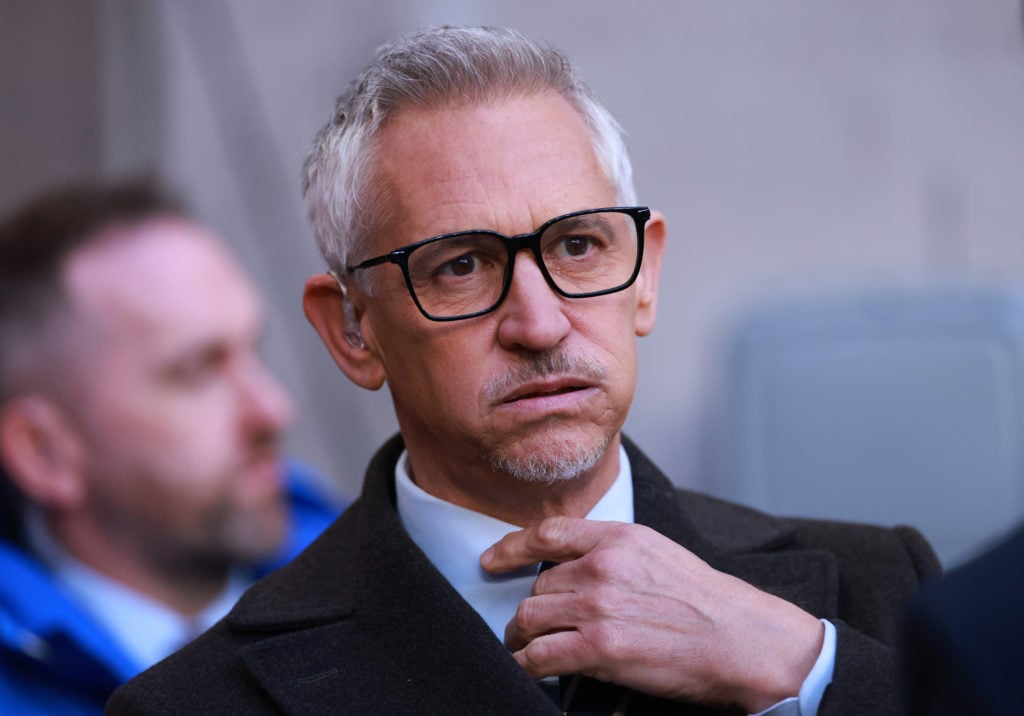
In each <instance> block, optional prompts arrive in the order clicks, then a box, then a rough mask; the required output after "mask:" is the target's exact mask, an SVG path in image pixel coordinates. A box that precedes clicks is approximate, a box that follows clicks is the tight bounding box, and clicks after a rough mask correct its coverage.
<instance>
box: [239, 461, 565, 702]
mask: <svg viewBox="0 0 1024 716" xmlns="http://www.w3.org/2000/svg"><path fill="white" fill-rule="evenodd" d="M400 452H401V443H396V442H395V441H391V442H389V443H388V445H386V446H385V447H384V448H383V449H382V450H381V452H380V453H378V456H377V458H375V460H374V462H373V463H372V464H371V466H370V468H369V470H368V472H367V480H366V483H365V485H364V488H363V494H362V496H361V497H360V499H359V500H358V501H356V502H355V503H354V504H353V505H352V506H351V507H350V508H349V509H348V510H346V512H345V513H344V514H343V515H342V517H341V518H340V519H339V520H338V521H337V522H335V523H334V525H332V526H331V527H330V528H328V530H327V531H326V532H325V533H324V534H323V535H322V536H321V537H320V538H319V539H318V540H317V541H316V542H314V543H313V545H311V546H310V548H309V549H307V550H306V551H305V552H304V553H302V554H301V555H300V556H299V557H298V558H296V560H295V561H293V562H292V563H291V564H290V565H288V566H286V567H285V568H283V569H282V570H279V571H278V572H276V573H274V574H273V575H271V576H270V577H268V578H267V579H266V580H264V582H261V583H260V584H259V585H257V586H256V587H254V588H253V589H252V590H250V592H249V593H247V594H246V596H245V597H243V599H242V601H240V602H239V604H238V606H237V607H236V609H235V610H234V611H233V612H232V614H231V615H230V616H229V617H228V622H229V625H230V627H231V628H233V629H235V630H236V631H239V632H249V633H253V634H254V636H257V635H258V637H259V638H255V639H254V640H253V641H252V642H251V643H250V644H249V645H247V646H245V647H243V648H242V650H241V652H240V653H241V658H242V660H243V662H244V664H245V666H246V668H247V669H248V671H249V673H250V674H251V675H252V676H253V677H254V678H255V679H256V680H257V681H258V682H259V683H260V685H261V687H262V688H263V689H264V690H265V691H266V693H267V694H268V695H269V696H270V697H271V698H272V699H273V700H274V702H275V704H276V705H277V706H278V707H279V708H280V709H282V710H283V711H284V712H285V713H295V714H298V713H311V712H316V713H319V712H329V711H330V712H339V711H340V712H345V713H419V714H430V713H438V714H441V713H469V712H474V713H475V712H479V713H483V712H487V713H507V714H521V713H538V714H543V713H557V711H556V710H555V709H554V705H553V704H552V702H551V701H550V700H549V699H548V697H547V696H545V694H544V693H543V692H542V691H541V690H540V688H538V687H537V685H536V684H535V683H534V682H533V681H532V680H531V679H530V678H529V677H528V676H527V675H526V673H525V672H524V671H523V670H522V669H521V668H520V667H519V665H518V664H517V663H516V662H515V660H514V659H512V657H511V655H510V654H509V653H508V650H507V649H506V648H505V647H504V646H503V645H502V644H501V643H500V642H499V641H498V640H497V639H496V638H495V637H494V635H493V634H492V632H491V630H490V629H489V628H488V627H487V625H486V624H485V623H484V621H483V620H482V619H481V618H480V616H479V615H478V614H477V613H476V612H475V611H474V610H473V609H472V608H471V607H470V606H469V605H468V604H467V603H466V602H465V601H464V600H463V599H462V597H461V596H459V594H458V593H457V592H456V591H455V590H454V589H453V588H452V587H451V585H450V584H449V583H448V581H447V580H445V579H444V577H443V576H442V575H441V574H440V573H439V572H438V571H437V570H436V569H435V568H434V566H433V565H432V564H431V563H430V561H429V560H428V559H427V557H426V556H425V555H424V554H423V553H422V552H421V551H420V550H419V548H418V547H417V546H416V545H415V544H414V543H413V542H412V541H411V540H410V539H409V537H408V535H407V534H406V532H405V530H404V529H403V528H402V526H401V524H400V522H399V520H398V516H397V514H396V512H395V507H394V485H393V479H392V476H393V475H394V465H395V462H396V460H397V458H398V454H399V453H400Z"/></svg>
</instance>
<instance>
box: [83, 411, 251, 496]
mask: <svg viewBox="0 0 1024 716" xmlns="http://www.w3.org/2000/svg"><path fill="white" fill-rule="evenodd" d="M94 423H95V424H96V425H97V426H102V439H101V440H98V441H96V442H97V444H99V445H105V446H106V450H105V452H107V453H108V454H111V455H120V456H121V457H122V458H123V459H124V461H125V462H127V463H129V464H134V465H135V466H137V467H139V468H140V469H144V468H148V471H150V472H154V473H171V474H177V475H179V476H180V479H181V480H183V481H190V480H193V479H194V480H196V481H199V480H202V479H204V478H207V477H208V476H209V473H210V472H211V471H215V470H222V469H224V466H225V463H226V462H227V461H228V460H229V459H230V458H231V456H232V455H233V454H234V452H235V450H236V449H237V448H236V444H237V435H238V428H237V427H236V425H235V421H234V418H233V413H232V411H231V409H230V406H229V405H228V402H227V401H226V400H224V399H222V398H218V396H217V395H216V393H215V392H211V393H210V394H209V395H189V396H176V397H174V398H173V399H172V398H169V397H168V396H166V395H160V394H146V393H140V394H137V395H136V396H134V398H133V400H132V401H130V402H128V401H121V402H117V401H111V402H110V403H108V404H106V405H104V406H102V407H101V409H100V410H99V411H97V414H96V416H95V420H94Z"/></svg>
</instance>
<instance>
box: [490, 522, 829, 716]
mask: <svg viewBox="0 0 1024 716" xmlns="http://www.w3.org/2000/svg"><path fill="white" fill-rule="evenodd" d="M541 561H553V562H557V563H558V564H557V565H556V566H555V567H553V568H551V569H548V570H546V571H544V572H542V573H541V574H540V575H539V576H538V577H537V581H536V583H535V584H534V586H533V594H532V596H530V597H527V598H526V599H524V600H523V601H522V602H520V604H519V608H518V610H517V611H516V614H515V616H514V617H513V619H512V621H510V622H509V624H508V626H507V627H506V629H505V643H506V645H507V646H508V648H509V649H511V650H512V652H513V656H514V657H515V659H516V661H518V662H519V664H520V665H521V666H522V667H523V668H524V669H525V670H526V672H527V673H529V674H530V675H531V676H532V677H533V678H536V679H539V678H542V677H545V676H553V675H557V674H571V673H576V672H580V673H583V674H585V675H587V676H592V677H594V678H597V679H600V680H602V681H612V682H615V683H617V684H621V685H623V686H628V687H630V688H633V689H635V690H637V691H640V692H643V693H647V694H651V695H654V696H659V697H664V698H670V699H677V700H687V701H694V702H698V703H705V704H718V705H726V704H729V705H736V706H740V707H741V708H744V709H746V710H747V713H756V712H758V711H762V710H764V709H766V708H768V707H769V706H771V705H773V704H775V703H778V702H779V701H781V700H783V699H785V698H788V697H789V696H795V695H797V694H798V693H799V691H800V686H801V684H802V683H803V681H804V679H805V678H806V677H807V674H808V673H809V672H810V670H811V667H812V666H813V665H814V662H815V660H816V659H817V656H818V653H819V651H820V650H821V644H822V639H823V636H824V627H823V625H822V624H821V622H820V621H818V620H817V619H816V618H815V617H813V616H811V615H810V614H808V613H807V612H805V611H803V610H802V609H800V608H799V607H797V606H795V605H793V604H790V603H789V602H786V601H784V600H782V599H779V598H778V597H775V596H773V595H770V594H768V593H766V592H763V591H761V590H759V589H757V588H756V587H754V586H752V585H750V584H747V583H746V582H743V581H742V580H739V579H737V578H735V577H732V576H730V575H728V574H724V573H722V572H718V571H716V570H714V569H712V568H711V567H710V566H709V565H708V564H707V563H706V562H704V561H703V560H701V559H699V558H698V557H697V556H696V555H694V554H693V553H692V552H690V551H688V550H687V549H685V548H683V547H681V546H680V545H678V544H676V543H675V542H672V541H671V540H669V539H668V538H667V537H664V536H663V535H661V534H659V533H657V532H655V531H654V530H651V529H649V528H647V527H644V526H641V525H634V524H624V523H619V522H596V521H589V520H582V519H574V518H569V517H554V518H549V519H547V520H544V521H543V522H540V523H539V524H537V525H534V526H532V527H530V528H528V529H525V530H521V531H519V532H513V533H511V534H509V535H506V536H505V537H504V538H503V539H501V540H500V541H498V542H497V543H496V544H495V545H493V546H492V547H490V548H489V549H488V550H487V551H485V552H484V553H483V555H481V558H480V563H481V565H482V566H483V568H484V569H485V570H487V571H488V572H492V573H501V572H506V571H510V570H512V569H516V568H518V567H522V566H525V565H528V564H532V563H536V562H541Z"/></svg>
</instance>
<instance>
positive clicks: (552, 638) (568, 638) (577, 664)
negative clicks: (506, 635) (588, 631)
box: [512, 630, 592, 679]
mask: <svg viewBox="0 0 1024 716" xmlns="http://www.w3.org/2000/svg"><path fill="white" fill-rule="evenodd" d="M512 658H513V659H515V660H516V661H517V662H518V663H519V665H520V666H521V667H523V670H524V671H526V673H527V674H529V675H530V676H531V677H532V678H534V679H543V678H544V677H546V676H558V675H560V674H574V673H576V672H581V673H586V672H588V671H591V670H592V669H591V668H590V666H591V665H590V664H589V662H588V649H587V645H586V642H585V641H584V639H583V636H582V635H581V634H580V633H579V632H577V631H574V630H569V631H560V632H555V633H552V634H545V635H544V636H541V637H538V638H537V639H534V640H533V641H531V642H530V643H529V644H527V645H526V646H525V647H523V648H522V649H519V650H518V651H515V652H513V653H512Z"/></svg>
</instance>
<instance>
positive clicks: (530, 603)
mask: <svg viewBox="0 0 1024 716" xmlns="http://www.w3.org/2000/svg"><path fill="white" fill-rule="evenodd" d="M574 596H575V595H571V594H546V595H543V596H539V597H527V598H526V599H524V600H523V601H521V602H520V603H519V606H518V607H517V608H516V613H515V615H514V616H513V617H512V619H511V620H509V623H508V624H507V625H505V646H506V647H508V649H509V650H511V651H517V650H519V649H522V648H523V647H525V646H526V645H527V644H529V643H530V642H531V641H533V640H534V639H536V638H538V637H540V636H543V635H545V634H551V633H554V632H559V631H566V630H567V629H572V628H574V627H575V626H576V624H577V623H579V613H578V611H579V610H578V609H577V608H576V606H575V605H574Z"/></svg>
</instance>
